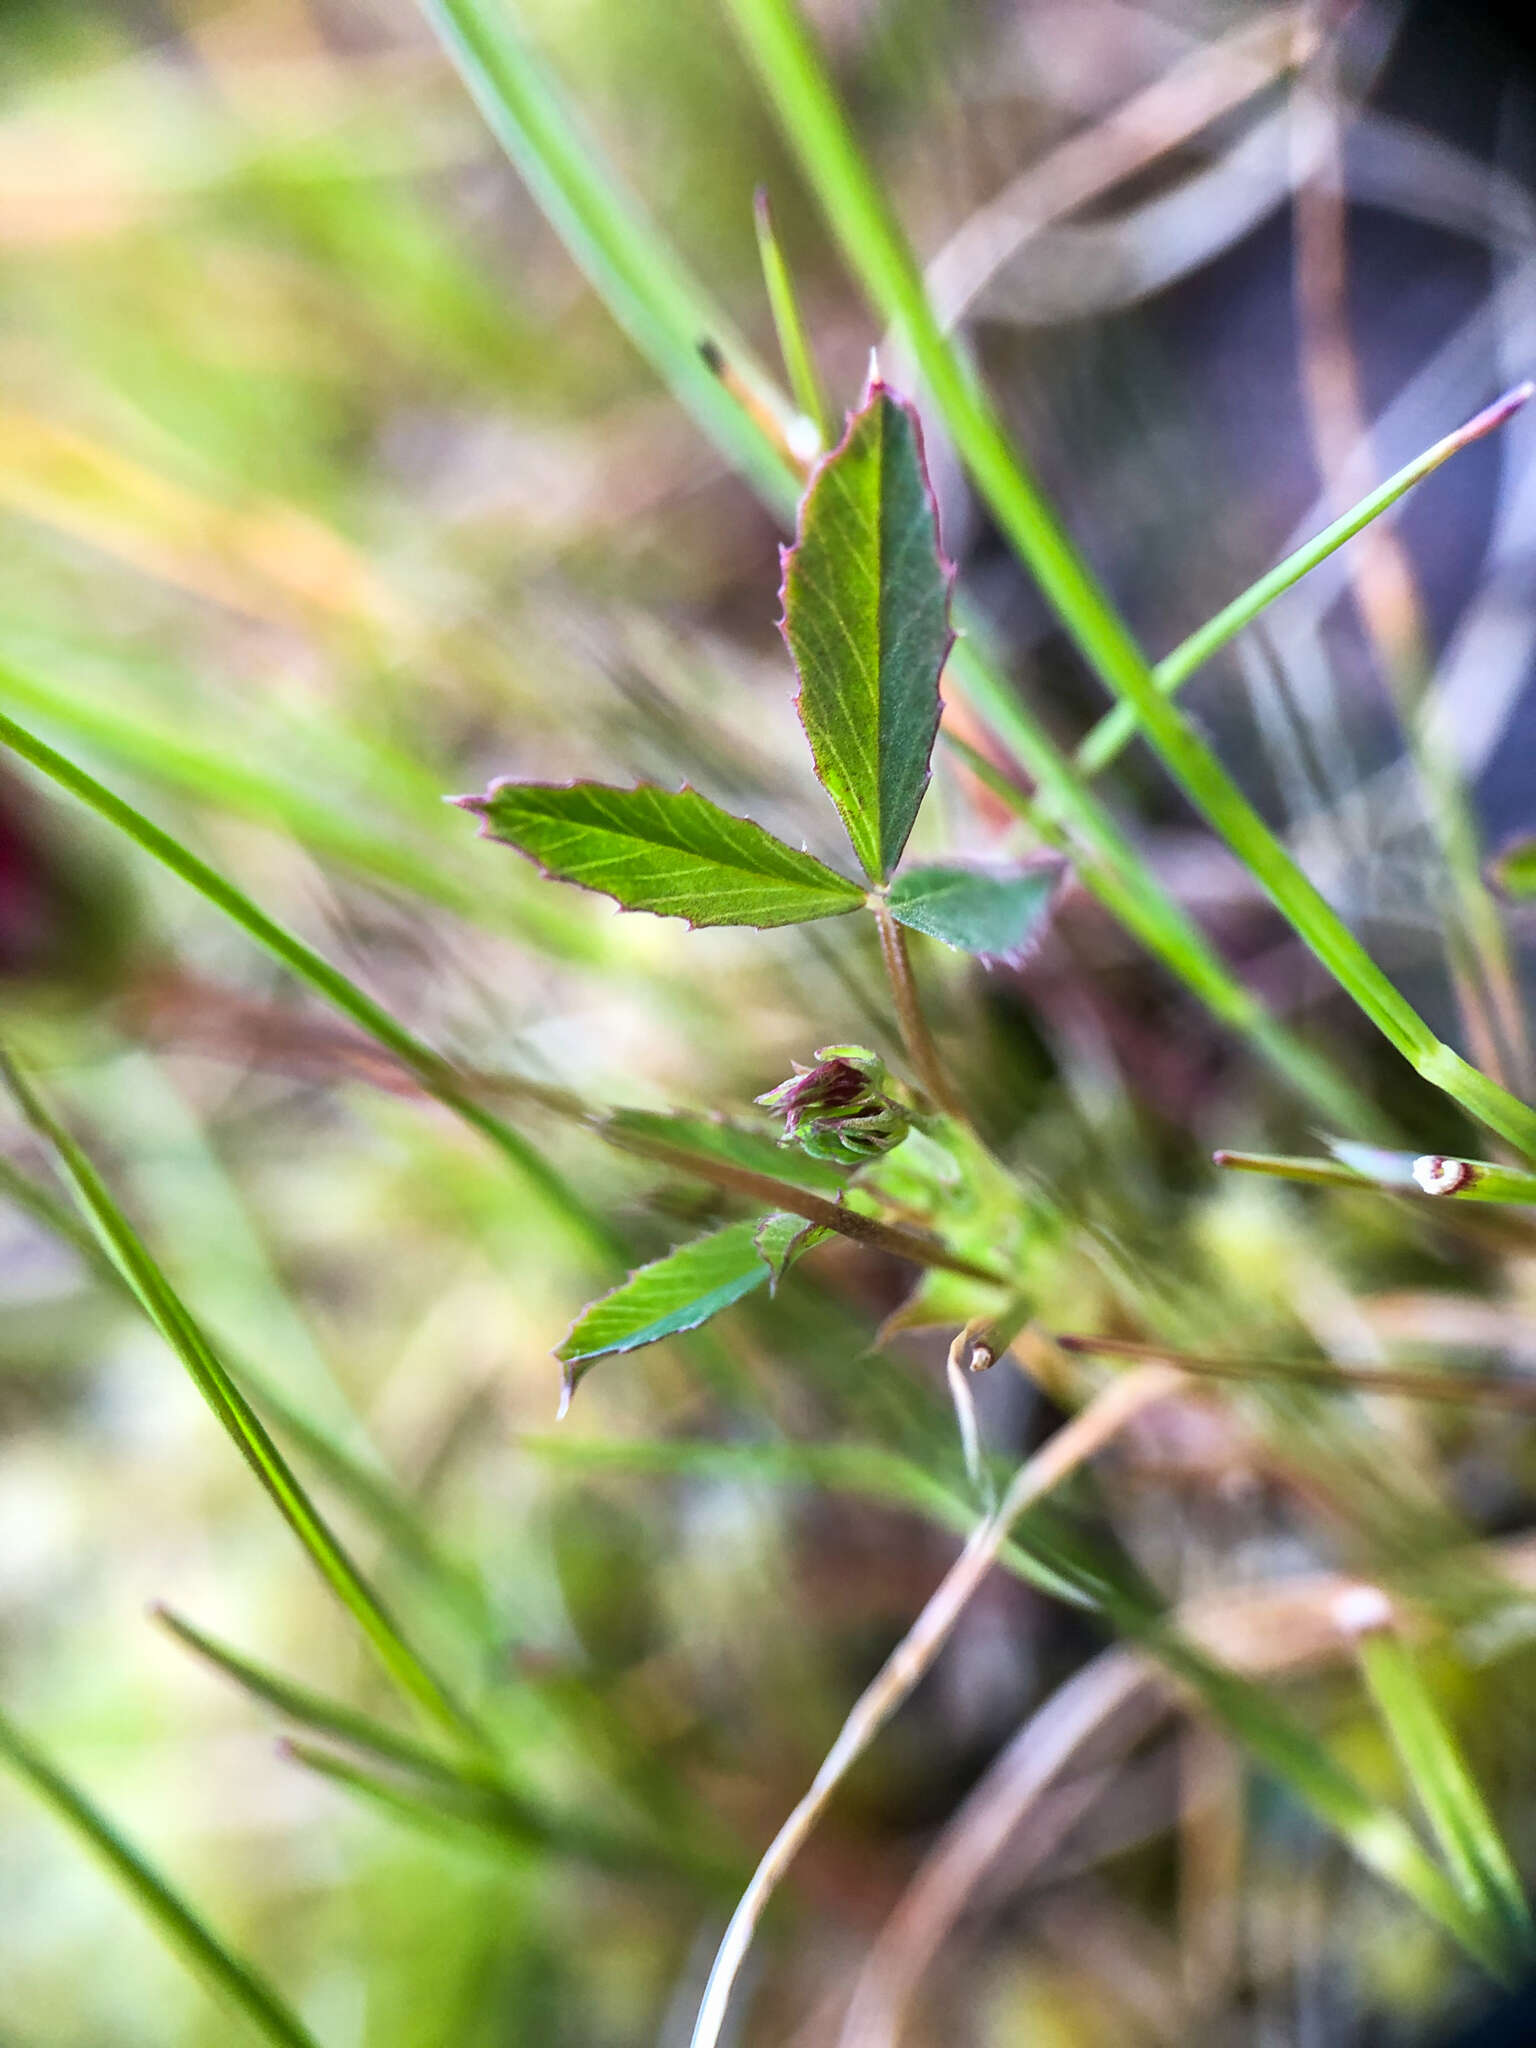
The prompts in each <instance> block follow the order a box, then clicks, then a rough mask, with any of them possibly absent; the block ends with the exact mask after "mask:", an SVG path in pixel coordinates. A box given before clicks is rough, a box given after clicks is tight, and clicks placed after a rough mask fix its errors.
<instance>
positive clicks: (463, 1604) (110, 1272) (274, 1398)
mask: <svg viewBox="0 0 1536 2048" xmlns="http://www.w3.org/2000/svg"><path fill="white" fill-rule="evenodd" d="M0 1197H4V1198H6V1199H9V1200H10V1201H12V1202H14V1203H15V1204H16V1206H17V1207H18V1208H19V1209H21V1210H22V1211H23V1212H24V1213H25V1214H26V1215H28V1216H30V1217H31V1218H32V1219H33V1221H34V1222H36V1223H39V1224H41V1225H42V1227H43V1228H44V1229H45V1230H49V1231H51V1232H53V1233H54V1235H55V1236H57V1237H58V1238H59V1239H60V1240H61V1241H62V1242H64V1243H65V1244H67V1245H69V1247H70V1248H71V1250H72V1251H74V1252H76V1253H77V1254H78V1255H79V1256H80V1258H81V1259H82V1260H83V1261H84V1263H85V1266H86V1269H87V1271H88V1272H89V1273H90V1274H91V1276H92V1278H93V1279H95V1280H97V1281H100V1282H101V1283H102V1284H103V1285H105V1286H107V1287H110V1288H112V1289H114V1290H116V1291H117V1292H119V1293H121V1294H122V1295H123V1296H124V1297H126V1298H127V1299H129V1300H131V1301H133V1302H134V1304H135V1306H137V1305H138V1296H137V1295H136V1294H135V1293H134V1291H133V1289H132V1287H131V1286H130V1285H129V1284H128V1282H127V1280H126V1279H125V1277H124V1275H123V1271H122V1268H121V1267H120V1266H119V1265H118V1264H117V1262H116V1261H115V1260H114V1259H113V1258H112V1256H111V1254H110V1253H109V1252H108V1251H107V1250H106V1248H105V1246H104V1245H103V1244H102V1241H101V1239H100V1238H99V1237H98V1236H97V1234H96V1232H95V1231H94V1230H92V1228H91V1226H90V1225H89V1224H88V1223H87V1222H86V1221H85V1220H84V1218H83V1217H82V1216H81V1215H80V1214H79V1213H78V1211H76V1210H75V1209H73V1208H71V1207H70V1206H69V1205H68V1203H66V1202H64V1201H62V1200H61V1199H60V1198H59V1197H58V1196H57V1195H55V1194H54V1193H53V1191H52V1190H51V1189H50V1188H45V1187H42V1186H40V1185H39V1184H38V1182H36V1181H34V1180H32V1179H31V1178H29V1176H28V1175H26V1174H24V1173H22V1172H21V1171H20V1169H19V1168H18V1167H16V1166H15V1165H13V1164H12V1162H11V1161H10V1160H9V1159H7V1158H6V1157H5V1156H4V1155H3V1154H0ZM238 1380H239V1381H240V1382H242V1383H243V1384H244V1385H245V1386H246V1387H248V1388H249V1389H250V1390H251V1392H252V1394H253V1396H254V1399H255V1401H256V1405H257V1407H258V1409H261V1410H264V1411H265V1413H266V1414H267V1415H268V1417H269V1418H270V1419H271V1420H272V1421H273V1422H275V1423H276V1424H277V1426H278V1429H279V1431H280V1433H281V1434H283V1435H284V1436H286V1437H288V1438H290V1439H291V1440H292V1442H294V1443H295V1444H297V1445H298V1446H299V1448H300V1449H301V1450H302V1451H303V1452H304V1454H305V1456H307V1457H309V1458H311V1459H313V1461H314V1463H315V1465H316V1466H317V1467H318V1469H319V1470H320V1471H322V1472H323V1473H324V1474H325V1475H326V1477H327V1478H328V1479H330V1480H331V1481H332V1482H333V1483H334V1484H335V1485H336V1487H337V1488H338V1489H339V1490H340V1491H341V1492H342V1493H343V1494H344V1495H345V1496H346V1498H347V1499H348V1500H350V1501H351V1502H352V1504H353V1506H354V1507H356V1508H357V1509H358V1511H359V1512H360V1513H362V1514H364V1515H366V1516H367V1518H368V1520H369V1521H371V1522H372V1523H373V1525H374V1527H375V1528H376V1529H377V1530H378V1531H379V1533H380V1535H382V1536H383V1537H384V1538H385V1539H386V1540H387V1541H388V1542H389V1543H391V1544H393V1545H394V1546H395V1548H396V1549H397V1550H398V1551H399V1552H400V1553H401V1555H402V1556H403V1557H404V1558H406V1559H407V1560H408V1561H409V1562H410V1563H411V1564H413V1565H414V1566H415V1567H416V1569H417V1570H418V1571H420V1572H422V1573H423V1574H424V1575H425V1576H427V1577H428V1578H430V1579H431V1580H432V1581H433V1583H434V1585H435V1586H436V1587H437V1589H438V1590H439V1591H440V1592H442V1593H443V1594H445V1595H446V1596H447V1598H448V1600H449V1601H450V1602H451V1604H452V1605H453V1606H454V1608H455V1609H456V1610H457V1611H458V1612H460V1613H461V1614H462V1615H463V1616H464V1617H465V1618H466V1620H468V1621H469V1622H471V1624H472V1625H473V1626H474V1628H475V1631H476V1634H477V1635H478V1636H481V1637H483V1636H484V1635H485V1634H487V1633H488V1632H489V1628H490V1616H489V1611H488V1605H487V1600H486V1595H485V1592H484V1590H483V1589H482V1587H481V1586H480V1584H479V1582H478V1580H477V1579H476V1577H475V1575H474V1573H473V1572H471V1571H470V1570H469V1568H468V1567H467V1566H466V1565H463V1564H461V1563H459V1562H458V1561H457V1560H456V1559H453V1558H449V1557H447V1556H445V1555H444V1554H443V1552H442V1551H441V1550H440V1549H439V1547H438V1545H437V1543H436V1542H435V1540H434V1538H433V1537H432V1536H431V1534H430V1533H429V1532H428V1530H427V1529H426V1528H425V1527H424V1526H423V1524H422V1522H421V1520H420V1518H419V1516H418V1515H417V1513H416V1511H415V1508H414V1506H413V1505H412V1504H411V1502H410V1501H408V1500H407V1499H406V1498H405V1497H404V1495H402V1494H401V1493H400V1491H399V1490H398V1488H397V1487H396V1485H395V1483H394V1482H393V1481H392V1480H391V1479H389V1478H388V1477H387V1476H386V1475H385V1474H384V1473H383V1472H381V1471H379V1470H378V1469H377V1468H376V1467H375V1466H373V1465H370V1464H368V1463H366V1462H365V1461H364V1460H363V1459H362V1458H360V1457H359V1456H358V1455H357V1453H356V1452H355V1451H353V1450H352V1449H350V1448H349V1447H348V1446H347V1445H345V1444H343V1443H341V1442H339V1441H338V1440H337V1438H336V1437H334V1436H332V1435H331V1433H330V1432H329V1431H328V1430H326V1429H324V1428H322V1427H321V1425H320V1424H319V1423H317V1422H315V1421H312V1420H311V1418H310V1417H309V1416H307V1415H303V1414H301V1413H300V1412H299V1410H298V1409H297V1408H295V1407H294V1406H293V1404H292V1402H291V1401H288V1400H287V1399H285V1398H284V1396H283V1395H282V1394H280V1393H279V1392H278V1391H277V1389H276V1388H275V1387H269V1386H267V1385H266V1383H265V1382H264V1381H263V1380H262V1379H261V1378H260V1376H259V1375H258V1374H257V1373H256V1372H255V1371H254V1369H253V1368H252V1367H251V1366H249V1365H248V1364H246V1363H245V1362H244V1361H240V1363H239V1368H238Z"/></svg>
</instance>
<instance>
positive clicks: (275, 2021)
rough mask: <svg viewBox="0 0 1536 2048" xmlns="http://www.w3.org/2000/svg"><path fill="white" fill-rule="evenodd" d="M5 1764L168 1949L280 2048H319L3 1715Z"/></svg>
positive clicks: (0, 1750)
mask: <svg viewBox="0 0 1536 2048" xmlns="http://www.w3.org/2000/svg"><path fill="white" fill-rule="evenodd" d="M0 1758H3V1759H4V1761H5V1762H6V1763H7V1764H9V1765H10V1767H11V1769H12V1770H13V1771H15V1773H16V1774H17V1776H18V1777H19V1778H22V1779H23V1780H24V1781H25V1782H26V1783H27V1784H28V1785H29V1786H30V1787H31V1788H32V1790H33V1791H34V1792H35V1793H36V1794H37V1796H38V1797H39V1799H41V1800H42V1801H43V1802H44V1804H45V1805H47V1806H49V1807H51V1808H52V1810H53V1811H54V1813H55V1814H57V1816H58V1817H59V1819H60V1820H62V1821H63V1822H64V1823H65V1824H66V1826H68V1827H71V1828H73V1829H74V1830H75V1832H76V1833H77V1834H78V1835H81V1836H82V1837H83V1838H84V1840H85V1841H86V1842H87V1844H88V1845H89V1846H90V1848H91V1849H92V1850H93V1851H94V1852H95V1854H96V1855H97V1856H98V1857H99V1858H100V1860H101V1861H102V1862H103V1863H104V1864H105V1865H106V1866H107V1868H108V1869H109V1870H110V1871H111V1872H112V1874H113V1876H114V1877H115V1878H116V1879H117V1880H118V1882H119V1884H121V1886H122V1887H123V1889H124V1891H125V1892H126V1893H127V1894H128V1896H129V1897H130V1898H131V1899H132V1900H133V1902H134V1904H135V1905H136V1906H137V1907H138V1909H139V1911H140V1912H141V1913H142V1914H143V1915H144V1917H145V1919H146V1920H148V1921H149V1922H150V1923H151V1924H152V1925H153V1926H154V1927H155V1928H156V1929H157V1931H158V1932H159V1933H160V1934H161V1935H162V1936H163V1937H164V1938H165V1940H166V1941H167V1942H169V1944H170V1945H171V1946H172V1947H173V1948H176V1949H179V1950H180V1951H181V1953H182V1954H183V1955H184V1956H185V1957H186V1958H187V1960H188V1961H189V1962H190V1963H191V1964H192V1966H193V1967H194V1969H196V1970H197V1971H198V1972H199V1973H200V1974H201V1975H202V1976H203V1977H204V1978H206V1980H207V1981H208V1982H209V1983H210V1984H211V1985H213V1986H214V1987H215V1989H217V1990H218V1991H219V1992H221V1993H222V1994H223V1996H224V1997H225V1998H226V1999H227V2000H228V2001H229V2003H230V2004H231V2005H232V2006H233V2007H234V2008H235V2010H236V2011H237V2012H239V2013H241V2014H242V2015H243V2016H244V2018H245V2019H246V2020H247V2021H248V2022H249V2023H250V2025H251V2026H252V2027H253V2028H254V2029H255V2030H256V2032H257V2033H259V2034H261V2035H262V2036H263V2038H264V2039H266V2040H268V2041H275V2042H277V2043H278V2044H279V2048H315V2039H314V2036H313V2035H312V2034H311V2033H310V2032H309V2031H308V2029H307V2028H305V2027H304V2026H302V2025H301V2024H300V2022H299V2020H298V2019H297V2018H296V2017H295V2015H294V2014H293V2013H292V2012H291V2011H290V2010H289V2009H288V2007H287V2006H286V2005H284V2003H283V2001H282V2000H281V1999H280V1998H279V1997H278V1995H277V1993H276V1992H275V1991H273V1990H272V1989H271V1987H270V1986H269V1985H267V1984H266V1983H264V1982H263V1980H262V1979H261V1978H260V1977H258V1976H257V1974H256V1972H255V1971H254V1970H253V1969H252V1968H251V1966H250V1964H249V1963H246V1962H243V1961H242V1960H241V1959H240V1957H239V1956H237V1955H234V1954H232V1953H231V1952H230V1950H229V1949H227V1948H226V1947H225V1946H224V1944H223V1942H221V1941H220V1940H219V1938H218V1936H217V1935H216V1934H214V1933H213V1932H212V1931H211V1929H209V1928H208V1927H207V1926H205V1924H204V1923H203V1922H202V1921H201V1920H199V1919H198V1917H197V1915H196V1914H195V1913H194V1912H193V1911H192V1909H191V1907H190V1906H188V1905H187V1903H186V1901H185V1900H184V1899H182V1898H181V1896H180V1895H179V1894H178V1893H176V1892H174V1891H172V1889H171V1887H170V1886H169V1885H168V1884H167V1883H166V1881H165V1879H164V1878H163V1877H161V1876H160V1875H159V1874H158V1872H157V1871H155V1870H153V1869H152V1868H151V1867H150V1865H149V1864H148V1863H146V1862H145V1860H144V1858H143V1857H142V1856H141V1855H140V1854H139V1852H138V1851H137V1850H136V1849H135V1848H133V1847H132V1846H131V1845H130V1844H129V1843H128V1842H127V1841H125V1840H124V1838H123V1837H122V1835H120V1834H119V1833H118V1831H117V1830H116V1828H114V1827H113V1826H112V1824H111V1822H110V1821H108V1820H107V1819H106V1818H105V1817H104V1816H103V1815H102V1814H100V1813H98V1812H97V1810H96V1808H95V1807H94V1806H93V1805H92V1804H91V1803H90V1801H89V1800H88V1799H86V1797H85V1796H84V1794H83V1793H81V1792H78V1791H77V1790H76V1789H75V1787H74V1786H73V1785H72V1784H71V1783H70V1782H69V1780H68V1779H67V1778H65V1777H64V1776H63V1775H62V1774H61V1773H60V1772H59V1771H58V1770H56V1769H55V1768H54V1766H53V1765H52V1764H51V1763H49V1761H48V1760H47V1758H46V1757H44V1756H43V1755H42V1754H41V1753H40V1751H38V1750H36V1749H34V1748H33V1746H32V1744H31V1743H30V1742H29V1741H28V1740H27V1738H26V1737H25V1736H24V1735H23V1734H22V1733H21V1731H20V1729H18V1728H17V1727H16V1726H15V1725H14V1723H13V1722H12V1721H11V1720H10V1719H9V1717H8V1716H6V1715H5V1714H3V1713H0Z"/></svg>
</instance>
